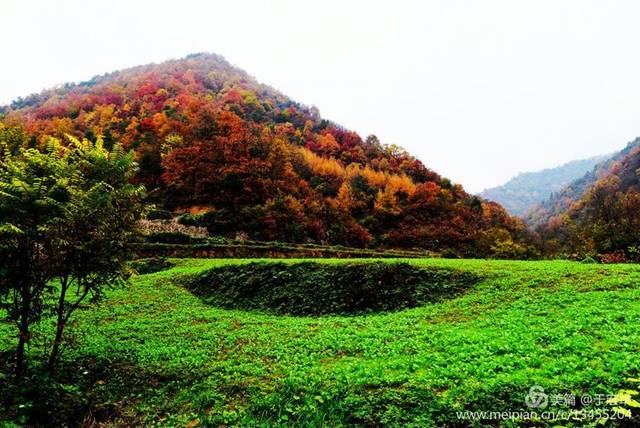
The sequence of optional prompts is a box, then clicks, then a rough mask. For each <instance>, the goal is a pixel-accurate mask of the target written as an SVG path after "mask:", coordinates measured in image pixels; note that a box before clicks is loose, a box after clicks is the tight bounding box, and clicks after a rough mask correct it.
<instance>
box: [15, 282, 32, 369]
mask: <svg viewBox="0 0 640 428" xmlns="http://www.w3.org/2000/svg"><path fill="white" fill-rule="evenodd" d="M23 287H24V286H23ZM20 294H21V297H22V307H21V308H20V324H19V328H18V329H19V331H20V336H19V337H18V347H17V349H16V379H18V380H21V379H22V377H23V376H24V373H25V370H26V363H25V358H24V345H25V343H27V341H28V340H29V312H30V309H31V295H30V294H29V290H28V289H26V288H22V290H21V292H20Z"/></svg>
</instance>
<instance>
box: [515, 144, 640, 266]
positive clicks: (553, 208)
mask: <svg viewBox="0 0 640 428" xmlns="http://www.w3.org/2000/svg"><path fill="white" fill-rule="evenodd" d="M525 220H526V221H527V223H528V224H529V225H530V226H532V227H533V228H535V230H536V231H537V232H538V234H539V236H540V238H541V243H542V246H543V248H544V250H545V251H546V252H547V253H548V254H558V255H564V256H571V257H584V256H591V257H596V258H598V259H599V260H600V261H605V262H625V261H636V262H640V138H636V139H635V140H633V141H631V142H630V143H628V144H627V146H626V147H625V148H624V149H623V150H621V151H619V152H618V153H616V154H614V155H613V156H611V157H609V158H608V159H606V160H604V161H602V162H599V163H598V164H597V165H596V166H595V167H594V168H593V169H592V170H591V171H589V172H588V173H586V174H585V175H584V176H582V177H580V178H579V179H577V180H574V181H573V182H572V183H570V184H569V185H568V186H566V187H565V188H563V189H562V190H561V191H559V192H556V193H554V194H553V195H551V197H550V198H548V199H547V200H545V201H544V202H542V203H541V204H538V205H537V206H536V207H534V208H533V209H532V210H530V211H529V212H528V213H527V214H526V215H525Z"/></svg>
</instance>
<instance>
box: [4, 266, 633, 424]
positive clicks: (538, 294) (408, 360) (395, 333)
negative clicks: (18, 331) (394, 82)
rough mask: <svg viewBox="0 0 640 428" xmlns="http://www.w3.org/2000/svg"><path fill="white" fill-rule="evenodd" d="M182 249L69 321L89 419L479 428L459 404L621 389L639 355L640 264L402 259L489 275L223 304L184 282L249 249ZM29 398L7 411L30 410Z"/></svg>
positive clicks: (75, 390) (514, 406)
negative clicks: (377, 301) (431, 299)
mask: <svg viewBox="0 0 640 428" xmlns="http://www.w3.org/2000/svg"><path fill="white" fill-rule="evenodd" d="M172 261H173V262H174V263H176V266H175V267H174V268H172V269H169V270H165V271H161V272H157V273H153V274H148V275H141V276H138V277H136V278H135V279H134V280H133V281H132V283H131V285H130V286H128V287H127V288H124V289H117V290H113V291H111V292H109V293H108V298H107V299H106V300H105V301H104V302H103V303H102V304H101V306H99V307H97V308H96V307H92V308H88V309H83V310H82V311H81V312H79V313H78V314H77V316H76V318H75V321H74V322H73V323H72V324H71V325H70V326H69V330H68V335H67V343H66V346H65V349H64V352H63V356H62V360H63V363H64V365H65V366H64V367H63V368H62V370H61V374H60V376H59V377H58V378H56V379H55V382H57V384H64V385H65V386H64V387H65V388H67V389H69V390H70V391H71V392H70V393H69V394H76V395H71V397H72V398H71V399H70V400H74V399H75V398H73V397H76V396H77V397H81V398H77V400H84V404H83V406H81V407H82V409H84V410H87V409H90V410H91V415H89V418H94V419H96V420H98V421H107V422H108V423H109V424H110V425H115V426H130V425H158V426H186V425H188V424H191V425H190V426H196V425H198V424H200V425H204V426H209V425H213V426H218V425H240V426H273V425H296V426H343V425H368V426H407V425H409V426H452V425H454V426H466V425H478V426H479V425H481V423H480V422H478V421H476V422H471V421H461V420H459V419H458V417H457V415H456V411H464V410H469V411H505V410H522V409H526V406H525V402H524V397H525V395H526V394H527V392H528V390H529V388H530V387H532V386H534V385H540V386H542V387H543V388H544V389H545V391H546V392H547V393H549V394H552V395H555V394H575V395H576V396H577V397H578V400H579V397H580V396H582V395H583V394H591V395H595V394H610V393H613V392H615V391H616V390H617V389H618V388H620V387H624V386H625V385H627V384H626V382H625V379H626V378H627V377H629V376H637V372H638V368H639V367H640V366H639V363H640V354H639V353H638V350H639V348H640V324H639V319H640V287H638V284H639V281H640V266H636V265H596V264H580V263H574V262H564V261H551V262H549V261H545V262H542V261H539V262H521V261H520V262H519V261H513V262H507V261H486V260H442V259H404V260H403V261H404V262H407V263H411V264H415V265H418V266H431V267H448V268H456V269H459V270H463V271H468V272H472V273H476V274H480V275H481V276H482V277H483V279H482V281H481V282H480V283H478V284H476V285H475V286H474V287H473V288H472V289H470V290H467V291H466V292H465V293H464V294H462V295H460V296H457V297H455V298H452V299H449V300H442V301H439V302H437V303H432V304H426V305H424V306H421V307H418V308H413V309H407V310H404V311H400V312H391V313H383V314H370V315H363V316H324V317H292V316H277V315H268V314H261V313H256V312H244V311H239V310H224V309H218V308H215V307H212V306H209V305H207V304H206V303H203V302H202V301H201V300H200V299H198V298H197V297H196V296H194V295H192V294H191V293H189V292H188V291H187V290H186V289H185V288H183V287H182V286H181V285H180V277H181V276H182V275H191V274H196V273H199V272H202V271H204V270H206V269H209V268H211V267H214V266H219V265H222V264H229V263H246V262H248V261H250V260H243V261H240V260H207V259H179V260H172ZM363 261H364V260H363ZM385 261H386V262H391V260H385ZM287 262H288V263H295V262H296V260H288V261H287ZM324 262H326V263H349V262H352V260H325V261H324ZM50 327H51V326H50V325H46V326H42V327H41V329H44V330H46V329H48V328H50ZM12 334H13V331H12V330H11V329H10V326H9V325H0V350H2V351H9V350H10V349H11V348H12V347H13V346H14V338H13V337H12ZM35 340H36V341H37V338H36V339H35ZM36 345H37V343H36V344H34V346H32V349H31V351H30V356H31V358H32V359H36V360H37V359H38V358H39V353H40V351H39V349H40V346H36ZM85 372H86V373H85ZM1 376H3V375H2V374H0V381H2V379H3V378H2V377H1ZM4 376H8V374H7V373H5V375H4ZM4 379H6V378H4ZM17 404H18V403H14V405H13V407H12V408H11V409H9V410H5V413H7V412H9V413H7V414H10V416H5V417H11V418H14V419H16V418H17V416H16V415H15V412H18V413H20V412H26V410H25V409H24V408H23V409H17V407H16V405H17ZM30 406H37V403H35V404H34V403H26V406H25V407H26V408H29V407H30ZM600 407H603V406H600ZM604 407H606V406H604ZM552 408H553V409H560V408H562V407H561V406H554V407H552ZM565 408H567V407H565ZM0 409H1V408H0ZM16 409H17V410H16ZM0 411H1V410H0ZM594 422H595V421H594V420H593V419H589V420H587V421H556V422H554V421H548V420H542V421H537V422H534V423H530V422H529V423H527V422H523V421H511V422H504V421H503V422H500V423H499V422H495V421H494V422H486V423H488V424H492V425H497V424H501V425H505V426H512V425H514V426H515V425H527V424H528V425H535V426H538V425H542V424H548V425H550V426H553V425H556V424H557V425H564V426H571V425H579V426H582V425H588V424H589V423H594Z"/></svg>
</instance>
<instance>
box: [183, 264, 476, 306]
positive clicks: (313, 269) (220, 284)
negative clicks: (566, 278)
mask: <svg viewBox="0 0 640 428" xmlns="http://www.w3.org/2000/svg"><path fill="white" fill-rule="evenodd" d="M478 279H479V277H478V276H476V275H473V274H470V273H467V272H461V271H456V270H453V269H444V268H418V267H415V266H412V265H410V264H408V263H383V262H374V263H348V264H326V263H313V262H304V263H295V264H287V263H268V262H267V263H264V262H263V263H249V264H242V265H229V266H223V267H220V268H215V269H211V270H209V271H208V272H206V273H204V274H202V275H200V276H198V277H196V278H195V279H193V280H192V281H190V282H189V283H188V284H187V287H188V288H189V289H190V290H191V291H192V292H193V293H194V294H196V295H198V296H199V297H201V298H202V299H203V300H204V301H205V302H207V303H210V304H212V305H215V306H219V307H223V308H238V309H245V310H259V311H266V312H273V313H277V314H289V315H325V314H360V313H367V312H380V311H394V310H400V309H406V308H412V307H416V306H420V305H422V304H424V303H428V302H432V301H436V300H438V299H441V298H446V297H450V296H453V295H457V294H459V293H460V292H462V291H463V290H464V289H466V288H468V287H470V286H472V285H473V284H474V283H476V282H477V281H478Z"/></svg>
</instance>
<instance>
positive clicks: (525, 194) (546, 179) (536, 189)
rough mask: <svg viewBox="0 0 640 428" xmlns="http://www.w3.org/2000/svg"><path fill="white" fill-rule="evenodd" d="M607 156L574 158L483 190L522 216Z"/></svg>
mask: <svg viewBox="0 0 640 428" xmlns="http://www.w3.org/2000/svg"><path fill="white" fill-rule="evenodd" d="M607 157H608V155H602V156H595V157H592V158H589V159H582V160H575V161H571V162H568V163H565V164H564V165H560V166H557V167H555V168H547V169H543V170H541V171H536V172H525V173H521V174H518V175H517V176H515V177H513V178H512V179H511V180H509V181H507V182H506V183H505V184H503V185H502V186H497V187H492V188H490V189H486V190H483V191H482V192H481V193H480V196H482V197H483V198H485V199H488V200H490V201H495V202H498V203H499V204H501V205H502V206H503V207H505V208H506V209H507V211H509V213H510V214H512V215H517V216H522V215H524V214H525V213H526V212H527V211H528V210H529V209H531V208H532V207H533V206H535V205H536V204H538V203H541V202H542V201H544V200H545V199H547V198H548V197H550V196H551V194H552V193H554V192H558V191H560V190H561V189H563V188H564V187H565V186H566V185H568V184H569V183H571V182H572V181H573V180H575V179H577V178H579V177H582V176H583V175H584V174H585V173H587V172H588V171H591V170H592V169H593V167H594V166H595V165H596V164H598V163H599V162H601V161H603V160H605V159H606V158H607Z"/></svg>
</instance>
